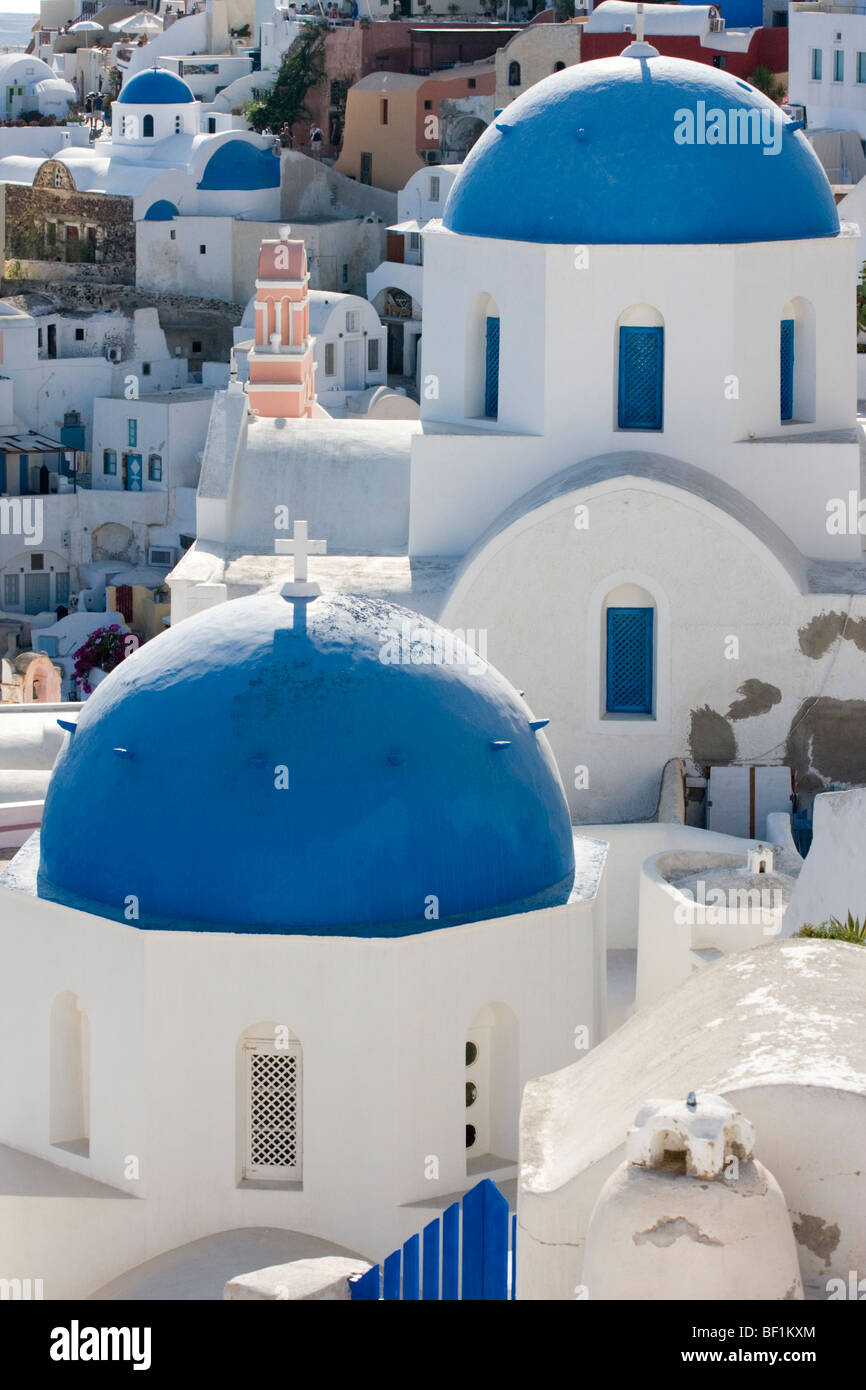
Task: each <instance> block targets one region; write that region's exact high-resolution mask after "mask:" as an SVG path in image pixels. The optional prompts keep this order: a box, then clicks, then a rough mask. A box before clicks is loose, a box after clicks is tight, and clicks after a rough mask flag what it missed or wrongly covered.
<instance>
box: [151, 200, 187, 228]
mask: <svg viewBox="0 0 866 1390" xmlns="http://www.w3.org/2000/svg"><path fill="white" fill-rule="evenodd" d="M179 216H180V213H179V212H178V210H177V208H176V207H175V205H174V203H170V202H169V201H168V199H167V198H158V199H157V201H156V202H155V203H151V205H150V207H149V208H148V209H147V212H146V213H145V214H144V220H145V222H170V221H171V220H172V218H173V217H179Z"/></svg>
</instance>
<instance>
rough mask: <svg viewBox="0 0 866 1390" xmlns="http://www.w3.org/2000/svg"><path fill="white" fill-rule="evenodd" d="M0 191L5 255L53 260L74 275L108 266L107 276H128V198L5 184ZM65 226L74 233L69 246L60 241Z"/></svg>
mask: <svg viewBox="0 0 866 1390" xmlns="http://www.w3.org/2000/svg"><path fill="white" fill-rule="evenodd" d="M58 167H60V166H58ZM40 172H41V171H40ZM4 196H5V204H6V213H5V229H6V244H5V258H6V259H7V260H19V261H22V262H28V261H34V260H36V261H49V262H52V263H54V262H57V263H59V264H62V265H68V266H69V267H70V269H71V270H74V272H75V273H76V274H78V273H80V272H81V271H82V270H87V269H92V270H93V271H95V272H97V273H99V271H100V269H103V268H104V269H108V268H109V267H110V268H111V270H112V273H113V278H115V279H119V280H121V281H124V280H127V279H129V280H130V281H131V280H132V279H134V277H135V225H134V223H133V220H132V199H131V198H122V197H118V196H115V195H114V194H106V193H78V192H77V191H76V190H75V189H74V188H54V187H48V188H46V187H40V186H34V187H33V188H29V187H27V186H26V185H24V184H6V186H5V188H4ZM54 227H56V231H55V232H53V244H52V232H51V230H50V229H51V228H54ZM70 227H72V228H75V229H76V232H77V239H76V241H75V244H74V249H73V248H72V247H71V246H70V245H69V244H67V242H66V238H67V237H68V236H69V235H70V234H69V233H68V231H66V230H65V229H68V228H70ZM90 229H93V230H92V232H91V231H90Z"/></svg>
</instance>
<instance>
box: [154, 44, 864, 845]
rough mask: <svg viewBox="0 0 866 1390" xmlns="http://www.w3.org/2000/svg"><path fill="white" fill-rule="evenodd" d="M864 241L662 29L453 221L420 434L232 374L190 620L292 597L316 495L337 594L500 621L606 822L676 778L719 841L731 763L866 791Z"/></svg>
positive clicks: (798, 144) (523, 682)
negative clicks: (267, 588)
mask: <svg viewBox="0 0 866 1390" xmlns="http://www.w3.org/2000/svg"><path fill="white" fill-rule="evenodd" d="M857 243H858V236H857V230H856V228H854V227H852V226H851V225H849V224H845V223H840V220H839V216H838V213H837V211H836V205H835V201H834V196H833V191H832V189H831V188H830V185H829V184H828V182H827V179H826V176H825V174H824V172H823V170H822V167H821V165H820V163H819V161H818V159H817V158H816V156H815V154H814V151H813V150H812V148H811V146H810V145H809V143H808V141H807V140H806V138H805V136H804V134H803V131H802V130H801V129H800V127H799V123H798V122H797V121H794V120H791V119H789V117H788V116H786V115H785V114H784V113H783V111H782V110H781V108H780V107H778V106H776V105H775V104H774V103H773V102H772V101H770V100H769V98H767V97H766V96H764V95H763V94H762V93H761V92H759V91H758V90H757V89H756V88H754V87H752V86H751V85H750V84H749V83H748V82H745V81H743V80H741V79H739V78H736V77H734V76H732V75H731V74H729V73H726V72H724V71H721V70H718V69H716V68H713V67H711V66H709V65H707V64H698V63H692V62H686V61H682V60H677V59H673V58H667V57H662V56H660V55H659V54H658V52H657V51H656V50H655V49H654V48H653V47H652V46H651V45H650V44H648V43H645V42H643V41H635V42H631V43H629V44H628V46H627V47H626V48H625V49H624V51H623V53H622V54H621V55H620V56H619V57H616V58H605V59H600V60H598V61H592V62H585V63H578V64H575V65H573V66H571V67H569V68H567V69H565V70H563V71H560V72H555V73H553V74H552V75H551V76H549V77H546V78H544V79H543V80H542V81H540V82H538V83H537V84H536V85H534V86H532V87H530V88H529V89H528V90H527V91H526V92H524V93H523V94H522V95H521V96H520V97H518V98H517V100H515V101H514V102H513V103H512V104H510V105H509V106H507V107H506V108H505V109H504V110H503V111H502V112H501V113H499V115H498V116H496V118H495V119H494V121H493V122H492V124H491V125H490V126H489V128H488V129H487V130H486V131H485V133H484V134H483V135H482V137H481V138H480V139H479V140H478V142H477V144H476V145H475V146H474V147H473V149H472V150H471V152H470V154H469V156H468V157H467V159H466V161H465V163H464V164H463V165H462V166H461V167H460V170H459V173H458V174H457V177H456V178H455V180H454V182H453V184H452V187H451V191H450V194H449V197H448V201H447V204H446V205H445V207H444V210H443V216H442V219H441V221H438V222H437V221H433V222H431V223H430V224H429V225H428V226H427V228H426V229H425V232H424V257H423V259H424V268H423V276H424V332H423V341H422V349H421V366H420V372H419V395H420V414H421V419H420V422H414V423H413V422H402V421H393V422H390V423H388V422H382V421H376V422H373V421H360V422H355V421H350V420H340V421H328V420H326V419H321V418H320V419H314V420H312V421H311V422H308V425H307V426H305V427H304V429H303V430H297V429H293V428H292V427H291V422H284V421H280V420H273V419H269V418H267V417H266V414H262V413H261V412H257V411H250V410H249V409H246V408H245V401H244V397H243V395H242V394H239V392H240V388H239V387H238V388H237V390H235V388H233V387H230V388H229V390H228V391H227V392H226V393H225V395H224V396H221V397H218V399H217V401H216V402H215V405H214V416H213V428H212V434H211V442H210V444H209V448H208V451H207V452H206V454H205V458H204V469H203V485H202V489H201V492H200V497H199V524H198V541H197V543H196V545H195V546H194V547H193V548H192V550H191V551H190V552H188V554H187V555H186V556H185V557H184V558H183V560H182V561H181V562H180V564H179V565H178V567H177V569H176V570H175V571H174V573H173V574H172V576H171V578H170V583H171V587H172V603H173V614H174V615H175V616H176V617H183V616H184V614H185V613H187V612H193V611H195V610H196V609H197V608H198V607H200V606H201V605H203V604H205V603H208V602H213V601H214V600H215V599H219V598H222V597H227V598H234V597H238V596H240V595H242V594H248V593H252V592H255V591H256V589H257V588H258V587H260V586H261V584H262V583H269V582H273V581H275V580H276V579H277V578H278V576H279V573H280V562H279V560H278V559H277V558H276V557H274V555H273V528H272V518H273V515H274V508H275V507H277V506H279V504H281V503H283V502H285V500H286V498H287V497H290V498H291V500H292V506H293V507H297V508H300V509H301V510H302V514H303V515H305V516H306V517H307V518H308V519H309V522H310V524H311V526H313V528H314V530H315V532H316V534H318V535H320V536H323V537H325V538H326V539H327V541H328V556H327V558H326V559H323V560H322V565H321V578H322V581H323V583H325V584H326V586H327V585H330V586H333V587H334V588H336V589H337V590H340V589H344V588H348V587H351V589H352V591H354V592H358V591H361V592H367V593H369V594H371V595H374V594H375V595H385V596H387V597H390V598H392V599H394V600H396V601H397V602H400V603H402V604H404V605H405V606H407V607H408V608H411V609H419V610H422V611H423V612H425V613H426V614H428V615H429V616H431V617H432V618H434V619H435V620H437V621H439V622H442V623H443V624H444V625H445V626H446V627H447V628H453V629H456V630H458V631H461V632H475V633H480V634H483V636H484V640H485V641H486V644H487V652H488V654H489V656H490V659H491V660H492V661H493V662H494V663H495V665H496V666H497V667H498V669H499V670H500V671H502V672H503V674H505V675H506V676H507V677H508V679H509V680H510V681H511V682H512V684H513V685H515V686H516V687H517V688H518V689H522V690H525V691H526V694H527V698H528V699H529V700H530V701H531V703H532V704H533V705H534V706H535V707H537V708H539V709H541V710H542V712H543V713H544V714H545V715H546V716H547V717H549V719H550V724H549V726H548V728H547V731H546V732H547V736H548V738H549V740H550V745H551V748H552V750H553V753H554V756H555V758H556V762H557V766H558V768H559V772H560V776H561V778H562V782H563V785H564V787H565V791H566V796H567V798H568V803H569V809H570V812H571V816H572V820H573V822H574V823H575V824H581V825H585V826H590V827H591V826H599V825H601V826H604V825H606V824H610V823H617V824H619V823H624V822H634V821H638V822H639V821H646V820H647V819H652V818H653V817H654V816H655V815H656V813H657V808H658V806H659V803H660V797H661V787H662V781H663V777H664V775H665V769H666V768H667V767H669V766H675V767H679V766H682V767H683V768H684V769H685V771H684V773H683V781H682V785H681V791H682V793H683V796H685V778H686V777H689V778H691V779H692V781H691V783H690V788H691V789H690V797H691V799H693V800H694V801H695V802H697V803H699V804H697V805H695V806H692V807H691V811H692V812H694V813H695V814H696V817H697V819H696V822H695V823H697V824H700V825H704V824H707V823H708V821H707V818H708V816H709V823H710V824H711V823H712V819H713V816H712V815H711V814H709V813H710V812H711V811H712V808H711V807H710V806H708V804H707V803H708V801H709V800H711V798H710V797H709V796H708V795H706V794H703V795H702V793H701V791H700V789H701V787H702V786H704V785H705V784H706V783H707V781H708V779H709V777H710V774H711V770H712V768H713V767H717V768H718V767H739V768H746V769H747V768H748V766H749V765H760V766H762V767H765V766H767V767H775V768H787V769H789V770H790V774H791V775H790V777H789V778H788V783H787V785H785V778H784V774H782V773H779V774H778V778H777V792H776V793H774V797H775V800H774V801H773V805H772V807H771V808H770V809H775V810H782V811H788V810H790V805H791V803H790V795H791V782H792V781H793V785H794V789H795V793H796V795H797V797H798V803H797V804H798V807H799V808H800V809H801V810H803V811H804V812H806V811H808V807H809V804H810V802H811V798H812V797H813V796H814V794H815V792H816V791H818V790H820V789H822V788H824V787H827V786H829V785H831V784H833V785H843V784H845V783H846V782H851V781H857V780H859V779H860V778H861V777H862V776H863V775H866V740H864V734H863V730H864V729H866V703H864V701H863V689H864V678H866V669H864V660H866V657H864V653H863V652H862V651H861V650H860V647H859V646H858V644H857V642H855V641H853V640H852V639H851V637H850V633H851V631H852V629H851V627H850V623H851V622H854V623H859V622H860V621H861V619H863V618H866V583H864V578H863V567H862V561H863V535H862V530H863V527H861V525H860V523H859V521H858V517H859V511H858V507H859V505H860V503H859V498H860V454H861V439H860V434H859V426H858V425H857V404H856V396H857V385H856V362H857V356H856V351H855V349H856V322H855V308H856V304H855V289H854V288H852V287H856V281H857V273H858V251H857ZM347 451H350V453H351V457H352V460H353V463H352V468H351V469H350V470H347V469H346V467H345V458H346V457H347ZM205 479H206V480H207V481H206V482H205V481H204V480H205ZM244 557H245V558H244ZM846 615H849V617H848V624H849V625H848V626H847V627H846V626H845V623H846ZM843 630H844V631H845V632H847V633H848V634H849V635H848V636H844V635H842V634H843ZM822 634H823V636H822ZM773 775H775V774H773ZM731 776H732V777H733V776H734V774H731ZM743 776H744V777H745V779H746V780H745V781H743V783H742V788H741V790H742V795H740V796H739V800H738V802H737V809H736V814H735V816H734V818H733V820H732V821H730V822H729V825H730V826H731V827H736V828H737V830H738V833H740V834H748V833H750V832H751V831H753V832H754V833H756V834H759V833H761V828H760V826H757V825H753V824H752V819H753V818H752V817H751V815H750V808H749V798H748V788H747V781H748V776H749V774H748V772H747V771H746V773H744V774H743ZM760 776H761V777H763V776H764V774H760ZM768 776H769V774H768ZM743 789H744V790H743ZM779 798H781V800H779ZM717 808H718V803H717Z"/></svg>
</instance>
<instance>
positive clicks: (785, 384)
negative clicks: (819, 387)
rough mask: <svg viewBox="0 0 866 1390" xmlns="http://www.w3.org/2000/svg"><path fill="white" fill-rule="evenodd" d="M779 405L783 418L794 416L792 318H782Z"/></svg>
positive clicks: (788, 418)
mask: <svg viewBox="0 0 866 1390" xmlns="http://www.w3.org/2000/svg"><path fill="white" fill-rule="evenodd" d="M779 406H780V412H781V416H782V419H783V420H792V419H793V418H794V320H793V319H782V323H781V341H780V351H779Z"/></svg>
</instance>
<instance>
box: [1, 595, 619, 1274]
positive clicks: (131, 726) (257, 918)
mask: <svg viewBox="0 0 866 1390" xmlns="http://www.w3.org/2000/svg"><path fill="white" fill-rule="evenodd" d="M67 722H68V727H67V729H66V743H65V746H64V750H63V752H62V755H61V757H60V759H59V761H58V763H57V766H56V768H55V771H54V774H53V776H52V780H51V786H50V791H49V796H48V801H47V803H46V807H45V816H44V821H43V825H42V830H41V833H40V835H39V836H38V837H34V838H33V840H31V841H30V842H29V843H28V845H27V846H26V847H25V849H24V850H22V851H21V852H20V853H19V855H18V856H17V858H16V859H15V861H14V863H13V865H12V866H11V867H10V869H9V870H8V871H7V873H6V875H5V876H4V878H3V881H2V883H0V899H2V921H3V927H2V931H0V948H2V951H3V957H4V960H6V961H7V962H8V963H10V965H12V966H13V968H10V969H9V970H8V971H6V972H4V977H3V979H4V982H3V983H2V985H0V1039H5V1040H8V1038H11V1034H12V1030H14V1029H15V1027H16V1026H17V1025H18V1026H20V1022H21V1019H22V1018H24V1017H31V1016H32V1017H36V1018H41V1019H44V1021H45V1028H44V1030H43V1032H44V1036H42V1035H41V1034H40V1040H39V1044H38V1046H37V1047H36V1048H34V1049H33V1051H32V1053H28V1055H26V1056H25V1057H22V1059H21V1062H20V1065H19V1066H16V1068H15V1069H14V1075H10V1074H9V1073H6V1074H4V1075H3V1076H2V1078H0V1113H2V1114H3V1116H4V1120H3V1123H2V1128H0V1139H2V1141H3V1142H4V1143H9V1144H11V1145H13V1146H14V1147H15V1148H17V1149H20V1150H23V1151H24V1155H28V1156H30V1157H29V1158H23V1159H22V1161H24V1162H25V1166H26V1164H27V1163H28V1162H30V1163H33V1164H36V1165H41V1167H42V1169H45V1168H46V1167H47V1165H49V1164H50V1165H51V1166H52V1170H53V1171H54V1172H55V1173H56V1177H55V1179H54V1180H53V1181H54V1190H53V1191H52V1202H53V1201H54V1197H55V1196H56V1195H57V1190H58V1188H59V1190H60V1191H61V1192H65V1191H67V1189H68V1190H69V1193H70V1195H74V1193H76V1192H78V1191H80V1190H81V1191H83V1190H85V1189H86V1190H87V1191H89V1192H90V1193H91V1194H92V1195H99V1196H101V1197H102V1199H103V1200H102V1201H100V1202H99V1203H97V1204H95V1205H96V1207H97V1208H98V1212H99V1227H98V1229H97V1228H96V1225H95V1224H94V1223H91V1225H89V1226H88V1231H87V1238H86V1240H83V1241H82V1243H81V1249H80V1250H79V1251H77V1255H76V1262H75V1264H74V1266H73V1265H71V1264H70V1262H68V1261H65V1260H64V1259H62V1258H60V1257H58V1259H57V1260H56V1261H52V1262H50V1263H51V1264H52V1267H53V1268H55V1269H56V1270H57V1271H58V1273H57V1277H56V1279H55V1280H54V1282H53V1283H50V1288H49V1287H48V1283H49V1282H50V1281H46V1297H52V1296H58V1297H59V1296H65V1295H69V1294H72V1295H75V1294H78V1295H81V1294H85V1293H89V1292H93V1291H95V1290H98V1289H102V1288H103V1287H109V1288H110V1289H113V1288H114V1287H115V1281H118V1280H119V1281H120V1282H119V1284H118V1287H119V1288H123V1289H125V1290H127V1292H126V1294H124V1295H122V1296H136V1293H135V1292H130V1290H132V1291H136V1290H140V1289H141V1288H142V1287H147V1280H148V1278H149V1277H150V1276H149V1274H148V1271H149V1270H150V1264H149V1262H150V1261H153V1260H155V1259H159V1260H160V1261H162V1265H161V1266H160V1267H162V1268H165V1267H167V1266H166V1265H165V1262H166V1261H167V1262H168V1265H169V1266H170V1265H171V1264H172V1262H173V1261H175V1260H179V1261H180V1262H181V1264H182V1265H183V1263H184V1261H185V1260H186V1259H188V1258H190V1257H189V1255H188V1254H187V1251H186V1247H187V1246H191V1245H192V1243H194V1242H201V1241H202V1240H205V1239H210V1240H212V1241H216V1242H217V1243H219V1241H220V1240H223V1241H225V1242H227V1244H228V1248H229V1249H230V1250H231V1251H233V1252H234V1253H233V1254H232V1259H234V1260H235V1261H238V1260H239V1261H240V1264H238V1265H236V1267H235V1268H234V1269H232V1270H231V1271H230V1272H233V1273H237V1272H239V1271H240V1268H241V1265H242V1264H243V1261H244V1258H245V1256H244V1254H242V1253H239V1251H248V1252H249V1253H248V1254H247V1255H246V1259H247V1264H246V1268H247V1269H249V1268H255V1267H257V1266H258V1265H260V1264H261V1263H262V1255H261V1252H262V1251H263V1250H265V1249H271V1250H275V1251H280V1252H283V1258H286V1254H285V1252H286V1251H287V1250H292V1251H294V1252H297V1251H298V1250H299V1249H300V1250H302V1251H303V1252H309V1253H321V1254H329V1253H341V1254H342V1253H346V1251H347V1250H348V1251H361V1252H363V1251H370V1252H373V1253H375V1255H376V1256H377V1257H378V1256H380V1255H384V1254H385V1253H387V1251H388V1250H389V1249H390V1248H391V1247H392V1246H393V1245H394V1244H397V1243H399V1242H401V1241H402V1240H404V1239H406V1238H408V1237H409V1236H410V1235H411V1234H412V1233H413V1232H414V1231H415V1230H416V1229H417V1227H418V1224H419V1220H420V1219H422V1218H423V1219H428V1217H426V1216H425V1212H426V1210H427V1206H428V1205H429V1203H431V1202H432V1203H433V1205H434V1207H435V1206H436V1205H437V1203H439V1205H441V1207H442V1208H443V1209H444V1208H445V1206H447V1205H448V1204H449V1202H450V1201H451V1200H452V1198H451V1194H453V1193H454V1192H455V1191H462V1190H465V1189H466V1188H468V1187H470V1186H472V1185H474V1183H475V1182H476V1181H477V1180H478V1178H479V1177H480V1176H483V1175H485V1174H486V1173H491V1174H495V1175H497V1176H498V1177H499V1178H501V1179H503V1178H508V1177H509V1176H511V1175H513V1174H514V1172H515V1171H516V1162H517V1156H518V1155H517V1121H518V1110H519V1103H520V1093H521V1090H522V1087H523V1085H524V1084H525V1082H526V1081H527V1080H528V1079H529V1078H530V1077H531V1076H533V1075H536V1074H538V1073H539V1072H540V1071H543V1070H544V1069H545V1068H549V1067H551V1066H559V1065H562V1064H563V1063H565V1062H567V1061H568V1060H570V1059H571V1057H573V1055H574V1048H575V1029H576V1028H577V1027H578V1026H580V1028H581V1030H584V1029H585V1030H586V1039H587V1042H586V1044H585V1045H591V1042H592V1041H593V1040H598V1039H600V1037H601V1036H602V1033H603V1028H604V1016H603V1003H602V1000H601V997H600V996H599V993H598V990H597V980H598V978H599V971H601V970H603V962H604V918H603V911H602V907H601V900H600V896H599V893H600V882H601V875H602V871H603V865H604V846H603V845H601V844H600V843H598V842H597V841H594V840H580V839H579V840H575V837H574V834H573V831H572V827H571V822H570V817H569V814H568V807H567V803H566V799H565V796H564V793H563V789H562V785H561V782H560V778H559V775H558V773H557V770H556V766H555V763H554V760H553V757H552V754H551V751H550V748H549V746H548V743H547V739H546V736H545V732H544V730H545V727H546V725H547V720H546V719H545V718H543V717H541V718H538V717H535V715H534V712H533V710H532V709H531V708H530V706H529V705H528V704H527V702H526V699H525V697H524V696H523V694H521V693H519V692H518V691H516V690H515V689H514V688H513V687H512V686H511V685H510V684H509V682H508V681H506V680H505V679H504V678H503V677H502V676H501V675H500V674H499V673H498V672H497V671H496V670H495V669H494V668H493V667H491V666H490V665H489V664H488V663H487V662H486V661H484V660H483V659H482V658H481V657H480V656H479V655H478V654H477V653H476V652H475V651H473V650H471V649H470V648H468V647H466V646H465V645H464V644H463V643H462V642H461V641H460V640H459V638H457V637H455V636H454V634H452V633H449V632H446V631H445V630H444V629H442V628H441V627H439V626H438V625H437V624H435V623H433V622H431V621H430V620H428V619H425V618H422V617H420V616H419V615H418V614H416V613H413V612H410V611H409V610H407V609H404V608H401V607H399V606H398V605H395V604H393V603H391V602H388V601H385V600H381V599H371V598H366V597H361V596H349V595H341V594H329V595H322V594H320V593H319V592H318V585H317V584H315V583H311V582H310V581H308V580H306V579H304V578H299V579H297V580H294V581H292V582H289V583H287V584H285V585H284V586H283V589H282V591H281V592H270V593H265V594H261V595H257V596H253V597H249V598H245V599H240V600H239V601H237V602H231V603H224V604H221V605H219V606H216V607H212V608H210V609H208V610H206V611H205V612H203V613H201V614H199V615H198V616H195V617H191V618H189V619H188V620H187V621H186V622H183V623H180V624H178V625H177V626H173V627H172V628H170V629H169V630H168V631H167V632H165V633H164V634H162V635H161V636H159V637H157V638H156V639H154V640H153V641H151V642H149V643H148V644H147V645H145V646H144V647H142V648H141V649H140V650H139V651H137V652H136V653H135V654H134V655H133V656H131V657H129V658H128V659H127V660H126V661H124V662H123V663H122V665H121V666H119V667H118V668H117V669H116V670H115V671H114V672H113V673H112V674H111V675H109V676H108V677H107V678H106V679H105V680H104V681H103V682H102V683H101V684H100V685H99V687H98V690H97V691H96V692H95V694H94V697H93V699H92V700H90V701H88V702H87V704H86V705H85V706H84V707H83V708H82V710H81V712H80V716H79V717H78V719H77V720H75V721H72V720H70V721H67ZM7 1030H8V1034H7ZM581 1045H584V1044H581ZM46 1078H48V1084H47V1085H46ZM130 1156H133V1157H132V1158H131V1157H130ZM133 1159H134V1161H133ZM82 1183H83V1184H84V1185H85V1189H82V1188H81V1184H82ZM130 1198H135V1199H138V1200H130ZM422 1204H423V1205H422ZM55 1205H56V1204H55ZM50 1207H51V1204H50V1203H48V1202H47V1201H44V1200H41V1199H40V1198H39V1196H38V1194H35V1195H34V1200H33V1201H32V1202H30V1203H28V1207H27V1211H26V1213H25V1217H24V1219H23V1221H22V1223H21V1228H20V1231H19V1233H18V1234H17V1235H16V1237H15V1245H14V1250H15V1252H16V1255H17V1257H18V1258H20V1260H21V1261H22V1262H23V1261H26V1259H27V1258H35V1256H33V1255H32V1251H33V1250H34V1248H35V1245H34V1242H37V1241H38V1240H39V1238H40V1236H39V1232H40V1230H41V1229H42V1225H43V1224H44V1223H45V1222H46V1221H48V1220H49V1218H50V1217H51V1210H50ZM61 1236H62V1232H59V1233H58V1237H57V1238H58V1239H60V1238H61ZM238 1242H240V1245H239V1244H238ZM299 1242H300V1244H299ZM50 1243H51V1242H50V1240H49V1244H50ZM193 1248H194V1247H193ZM12 1263H13V1265H14V1267H15V1268H16V1269H17V1264H15V1260H13V1261H12ZM141 1266H145V1267H146V1268H144V1269H142V1268H141ZM142 1281H144V1282H142ZM106 1296H114V1294H113V1293H109V1294H107V1295H106Z"/></svg>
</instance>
